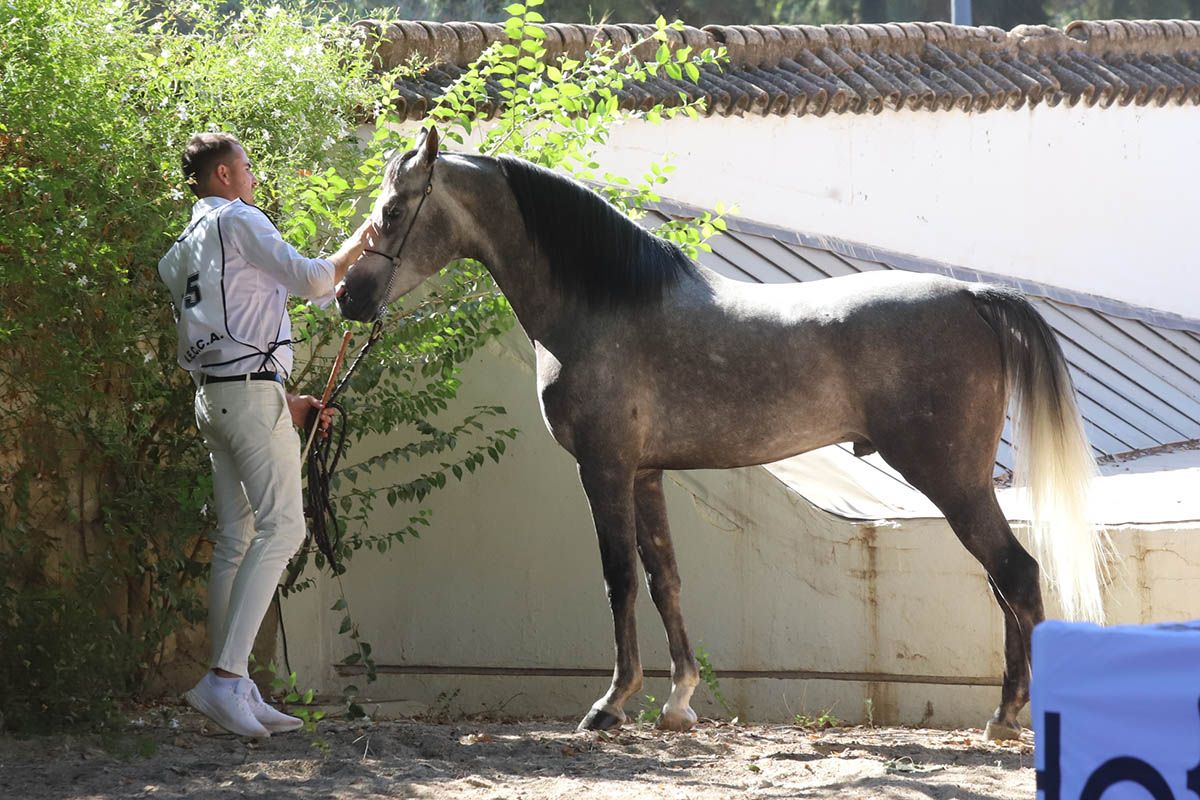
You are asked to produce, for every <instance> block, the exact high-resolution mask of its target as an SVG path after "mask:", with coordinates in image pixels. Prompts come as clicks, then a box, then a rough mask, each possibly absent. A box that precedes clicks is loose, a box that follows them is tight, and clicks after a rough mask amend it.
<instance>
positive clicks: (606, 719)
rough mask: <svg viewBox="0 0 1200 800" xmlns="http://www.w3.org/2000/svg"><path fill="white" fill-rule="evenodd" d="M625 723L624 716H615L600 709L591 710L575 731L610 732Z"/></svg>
mask: <svg viewBox="0 0 1200 800" xmlns="http://www.w3.org/2000/svg"><path fill="white" fill-rule="evenodd" d="M623 722H625V717H624V715H621V716H617V715H616V714H613V713H612V712H611V711H605V710H604V709H602V708H593V709H592V710H591V711H589V712H588V713H587V716H586V717H584V718H583V719H582V720H581V721H580V722H579V727H577V728H576V729H575V730H577V731H611V730H612V729H613V728H619V727H621V724H622V723H623Z"/></svg>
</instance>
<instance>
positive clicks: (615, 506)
mask: <svg viewBox="0 0 1200 800" xmlns="http://www.w3.org/2000/svg"><path fill="white" fill-rule="evenodd" d="M579 478H580V481H581V482H582V483H583V490H584V492H585V493H586V494H587V498H588V503H589V504H590V505H591V508H592V521H593V522H594V523H595V525H596V537H597V538H598V539H599V542H600V560H601V562H602V565H603V568H604V585H605V588H606V589H607V591H608V602H609V605H610V606H611V608H612V616H613V632H614V636H615V638H616V649H617V663H616V667H615V668H614V669H613V679H612V685H611V686H610V687H609V690H608V692H607V693H605V695H604V696H603V697H601V698H600V699H599V700H597V701H596V702H595V703H594V704H593V705H592V708H591V710H589V711H588V713H587V715H586V716H584V718H583V720H582V721H580V723H579V730H591V731H599V730H608V729H610V728H615V727H617V726H619V725H621V723H623V722H624V721H625V710H624V706H625V701H626V700H628V699H629V697H630V696H631V695H633V694H635V693H636V692H638V691H639V690H640V689H641V688H642V664H641V660H640V659H639V657H638V643H637V625H636V622H635V619H634V602H635V601H636V600H637V541H636V532H635V526H636V523H635V516H636V512H635V510H634V497H633V470H632V469H626V468H624V467H621V466H617V465H611V464H594V463H584V462H583V461H581V462H580V464H579Z"/></svg>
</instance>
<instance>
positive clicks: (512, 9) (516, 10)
mask: <svg viewBox="0 0 1200 800" xmlns="http://www.w3.org/2000/svg"><path fill="white" fill-rule="evenodd" d="M504 13H505V14H508V15H509V16H510V17H519V16H521V15H522V14H524V13H525V6H523V5H521V4H520V3H513V4H512V5H510V6H505V7H504Z"/></svg>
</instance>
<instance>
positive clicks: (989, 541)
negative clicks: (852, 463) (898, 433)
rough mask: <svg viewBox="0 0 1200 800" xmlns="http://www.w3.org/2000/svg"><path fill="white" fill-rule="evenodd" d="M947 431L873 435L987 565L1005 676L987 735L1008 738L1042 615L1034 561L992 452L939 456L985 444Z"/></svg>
mask: <svg viewBox="0 0 1200 800" xmlns="http://www.w3.org/2000/svg"><path fill="white" fill-rule="evenodd" d="M918 427H919V426H918ZM946 433H947V428H941V429H940V430H936V431H935V430H924V431H922V430H915V429H910V430H909V431H908V432H907V434H906V435H904V436H903V441H902V442H899V443H897V442H890V443H889V442H887V441H886V440H885V441H880V440H879V439H876V440H875V444H876V445H877V446H878V448H879V453H880V455H882V456H883V458H884V460H886V461H887V462H888V463H889V464H891V465H892V466H893V467H895V468H896V469H897V470H899V471H900V473H901V474H902V475H903V476H904V477H905V478H906V479H907V480H908V482H909V483H911V484H912V485H913V486H914V487H916V488H917V489H918V490H919V491H921V492H922V493H924V494H925V496H926V497H928V498H929V499H930V500H932V501H933V503H934V504H935V505H936V506H937V507H938V508H939V509H941V511H942V513H943V514H945V515H946V520H947V521H948V522H949V523H950V527H951V528H952V529H953V530H954V533H955V534H956V535H957V536H958V538H959V541H961V542H962V543H963V545H964V546H965V547H966V548H967V550H968V551H970V553H971V555H973V556H975V558H976V559H977V560H978V561H979V563H980V564H982V565H983V568H984V569H985V570H986V571H987V575H988V584H989V585H990V586H991V587H992V592H993V594H995V596H996V601H997V602H998V603H999V604H1000V610H1001V611H1002V612H1003V613H1004V683H1003V688H1002V689H1001V692H1000V705H999V707H998V708H997V709H996V713H995V714H994V715H993V716H992V719H991V721H989V722H988V725H987V736H988V738H990V739H1012V738H1016V737H1017V736H1019V735H1020V731H1021V726H1020V724H1019V723H1018V722H1017V713H1018V712H1019V711H1020V710H1021V709H1022V708H1023V707H1024V706H1025V704H1026V703H1027V702H1029V669H1030V664H1029V660H1030V654H1031V653H1032V648H1031V643H1030V637H1031V635H1032V633H1033V627H1034V626H1035V625H1037V624H1038V623H1039V622H1041V621H1042V619H1043V616H1044V614H1043V611H1042V590H1041V587H1040V585H1039V583H1038V565H1037V562H1036V561H1035V560H1034V559H1033V557H1032V556H1031V555H1029V553H1027V552H1026V551H1025V548H1023V547H1022V546H1021V543H1020V542H1018V541H1017V539H1016V537H1015V536H1013V532H1012V528H1011V527H1009V524H1008V520H1006V519H1005V518H1004V513H1003V512H1002V511H1001V510H1000V504H999V503H998V502H997V501H996V492H995V490H994V489H993V488H992V481H991V459H990V456H981V457H980V458H978V459H976V458H970V459H969V460H970V461H971V462H974V463H970V464H969V465H968V464H964V463H961V462H960V463H948V462H947V460H946V459H945V458H939V457H938V454H939V453H946V452H958V453H962V452H963V451H965V450H966V451H971V452H974V453H983V452H986V451H987V447H986V446H984V447H979V446H977V445H976V446H975V447H967V446H966V445H964V444H962V443H961V442H957V443H954V444H955V446H948V444H947V443H946V442H945V441H944V437H945V436H946ZM881 438H882V437H881ZM981 438H983V437H981ZM984 440H985V441H986V439H984ZM976 441H978V440H976ZM993 451H994V448H993ZM984 458H986V459H987V460H986V462H985V461H984V460H983V459H984Z"/></svg>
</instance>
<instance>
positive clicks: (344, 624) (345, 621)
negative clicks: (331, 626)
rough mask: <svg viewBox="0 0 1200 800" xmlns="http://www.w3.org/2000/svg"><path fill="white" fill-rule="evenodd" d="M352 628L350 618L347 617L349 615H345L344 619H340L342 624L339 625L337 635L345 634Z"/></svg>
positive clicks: (352, 624)
mask: <svg viewBox="0 0 1200 800" xmlns="http://www.w3.org/2000/svg"><path fill="white" fill-rule="evenodd" d="M353 626H354V623H352V622H351V621H350V616H349V615H346V616H345V617H342V624H341V626H340V627H339V628H338V634H343V633H346V632H348V631H349V630H350V628H352V627H353Z"/></svg>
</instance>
